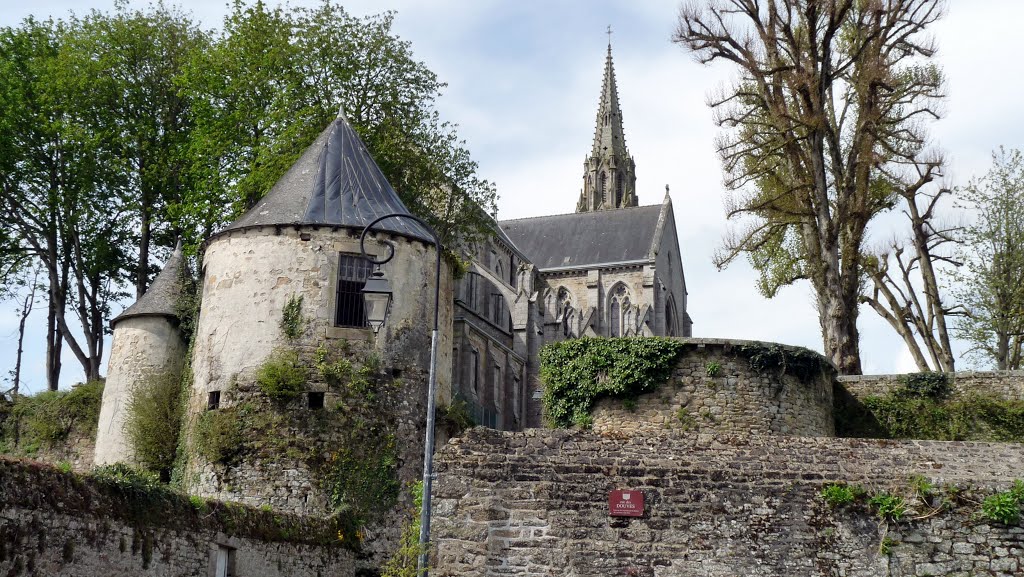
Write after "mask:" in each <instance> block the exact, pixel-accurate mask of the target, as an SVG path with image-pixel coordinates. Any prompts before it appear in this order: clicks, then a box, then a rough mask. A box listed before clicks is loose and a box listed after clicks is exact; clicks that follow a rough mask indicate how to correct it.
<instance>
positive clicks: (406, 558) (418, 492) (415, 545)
mask: <svg viewBox="0 0 1024 577" xmlns="http://www.w3.org/2000/svg"><path fill="white" fill-rule="evenodd" d="M412 495H413V508H412V509H410V510H409V521H408V525H406V527H405V529H404V530H403V531H402V543H401V544H400V545H399V547H398V550H397V551H395V553H394V555H392V556H391V558H390V559H388V560H387V562H386V563H384V567H383V568H382V570H381V577H417V573H416V566H417V563H418V562H419V557H420V554H421V553H422V552H423V547H421V546H420V508H421V507H422V506H423V481H417V482H416V483H414V484H413V486H412Z"/></svg>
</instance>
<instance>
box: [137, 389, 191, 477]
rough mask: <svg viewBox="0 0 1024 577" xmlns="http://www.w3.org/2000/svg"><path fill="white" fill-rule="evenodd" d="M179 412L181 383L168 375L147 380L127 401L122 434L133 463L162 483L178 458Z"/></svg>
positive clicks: (180, 412) (168, 475)
mask: <svg viewBox="0 0 1024 577" xmlns="http://www.w3.org/2000/svg"><path fill="white" fill-rule="evenodd" d="M182 409H183V408H182V403H181V380H180V379H179V378H178V377H177V376H176V375H173V374H171V373H167V372H163V373H158V374H155V375H152V376H150V378H148V379H146V380H145V381H144V382H142V383H140V384H139V385H138V386H136V388H135V390H134V391H132V394H131V397H130V398H129V399H128V407H127V411H128V412H127V418H126V419H125V434H126V436H127V438H128V443H129V445H130V446H131V448H132V450H133V452H134V454H135V460H136V461H137V462H138V463H139V464H140V465H141V466H143V467H145V468H146V469H148V470H150V471H153V472H155V473H157V474H159V475H160V478H161V480H163V481H169V480H170V475H171V468H172V467H173V466H174V459H175V457H176V455H177V450H178V432H179V431H180V429H181V416H182Z"/></svg>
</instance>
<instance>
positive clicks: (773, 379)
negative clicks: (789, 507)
mask: <svg viewBox="0 0 1024 577" xmlns="http://www.w3.org/2000/svg"><path fill="white" fill-rule="evenodd" d="M678 340H680V341H681V342H683V343H684V344H685V345H684V349H683V353H682V355H681V356H680V358H679V360H678V362H677V364H676V367H675V369H674V370H673V371H672V376H671V377H670V378H669V381H668V382H667V383H665V384H663V385H661V386H659V387H658V389H657V390H656V391H654V392H653V393H648V394H645V395H640V396H639V397H637V398H635V399H628V400H617V399H604V400H602V401H600V402H599V403H598V405H597V407H595V410H594V411H593V413H592V416H593V419H594V430H595V432H598V433H603V432H609V433H621V434H630V435H632V434H639V433H641V432H647V433H654V434H659V433H662V432H664V431H669V430H676V431H688V432H691V433H694V432H716V433H741V434H748V433H749V434H762V435H801V436H810V437H819V436H833V435H834V434H835V422H834V420H833V418H832V379H833V377H834V375H835V373H834V371H833V370H831V368H830V367H829V366H828V365H827V363H825V362H824V359H823V358H822V359H820V360H821V363H820V365H818V366H817V368H816V369H815V370H809V371H807V372H806V373H801V374H800V376H798V375H796V374H793V373H792V371H789V372H787V371H786V370H785V366H784V364H781V365H780V366H779V367H777V368H772V369H770V370H760V371H759V370H757V369H755V368H754V367H753V366H752V365H751V363H750V360H749V355H745V354H743V353H741V349H743V348H744V347H746V350H748V351H749V350H755V349H756V350H769V349H771V350H772V351H775V352H778V353H779V354H781V353H782V352H783V351H788V352H790V353H793V352H799V353H801V354H803V355H805V358H816V357H818V356H819V355H817V354H816V353H813V352H811V351H807V350H805V349H799V348H797V347H788V346H785V345H777V344H774V343H760V342H754V341H738V340H723V339H678ZM806 355H810V357H807V356H806Z"/></svg>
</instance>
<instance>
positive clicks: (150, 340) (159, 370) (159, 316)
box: [93, 242, 185, 465]
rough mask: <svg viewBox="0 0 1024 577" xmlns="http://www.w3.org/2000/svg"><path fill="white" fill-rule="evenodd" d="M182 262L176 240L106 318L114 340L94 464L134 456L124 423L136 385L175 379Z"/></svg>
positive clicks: (181, 351) (180, 343)
mask: <svg viewBox="0 0 1024 577" xmlns="http://www.w3.org/2000/svg"><path fill="white" fill-rule="evenodd" d="M184 266H185V257H184V256H183V255H182V252H181V243H180V242H179V243H178V246H177V247H176V248H175V249H174V252H173V253H171V257H170V258H169V259H167V262H166V263H165V264H164V268H163V270H161V271H160V274H159V275H157V277H156V279H154V280H153V284H152V285H150V287H149V290H147V291H146V293H145V294H143V295H142V297H140V298H139V300H138V301H136V302H135V304H133V305H132V306H130V307H128V308H127V309H125V311H124V312H122V313H121V314H119V315H117V317H115V318H114V320H112V321H110V326H111V328H112V329H113V331H114V339H113V341H114V342H113V345H112V346H111V347H110V362H109V364H108V367H109V368H108V371H107V382H106V385H105V386H104V387H103V401H102V404H101V405H100V418H99V424H98V426H97V430H96V452H95V453H94V454H93V462H94V463H95V464H96V465H109V464H112V463H117V462H126V463H130V462H132V461H133V460H134V454H133V453H132V450H131V447H130V446H129V445H128V442H127V439H126V438H125V433H124V425H125V419H126V418H127V413H128V411H127V407H128V403H129V401H130V399H131V395H132V392H133V391H135V389H136V387H140V386H146V384H147V383H151V382H152V379H156V378H169V379H174V380H178V379H179V378H180V377H181V369H182V365H183V364H184V361H185V341H184V340H183V339H182V338H181V334H180V332H179V330H178V321H179V319H178V296H179V294H180V292H181V278H182V272H183V267H184Z"/></svg>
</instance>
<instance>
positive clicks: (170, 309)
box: [110, 241, 185, 328]
mask: <svg viewBox="0 0 1024 577" xmlns="http://www.w3.org/2000/svg"><path fill="white" fill-rule="evenodd" d="M183 266H185V256H184V255H183V254H182V252H181V241H178V246H176V247H175V248H174V252H172V253H171V256H170V258H168V259H167V262H166V263H164V268H163V269H162V270H161V271H160V274H158V275H156V278H155V279H153V284H151V285H149V289H147V290H146V292H144V293H143V294H142V296H141V297H139V300H137V301H135V304H133V305H132V306H130V307H128V308H126V309H125V310H124V311H122V312H121V314H119V315H117V316H116V317H114V318H113V319H111V321H110V326H111V328H113V326H114V325H115V324H117V323H119V322H121V321H123V320H125V319H130V318H133V317H146V316H150V317H153V316H159V317H170V318H174V319H177V318H178V295H179V294H181V273H182V267H183Z"/></svg>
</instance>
